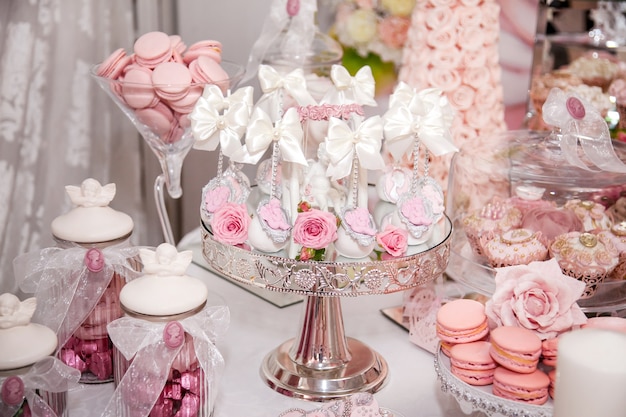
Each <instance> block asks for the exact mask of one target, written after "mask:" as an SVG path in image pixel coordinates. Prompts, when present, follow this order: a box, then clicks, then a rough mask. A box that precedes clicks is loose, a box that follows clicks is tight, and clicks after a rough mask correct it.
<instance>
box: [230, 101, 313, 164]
mask: <svg viewBox="0 0 626 417" xmlns="http://www.w3.org/2000/svg"><path fill="white" fill-rule="evenodd" d="M303 135H304V132H303V130H302V124H301V123H300V116H299V115H298V111H297V110H296V109H295V108H293V107H292V108H290V109H288V110H287V112H286V113H285V115H284V116H283V118H282V119H281V120H278V121H277V122H276V123H272V120H271V119H270V116H269V115H268V114H267V113H266V112H265V111H263V110H262V109H260V108H258V107H257V108H256V109H255V110H254V112H253V113H252V117H251V118H250V124H249V125H248V129H247V131H246V143H245V145H244V147H243V148H242V149H241V150H240V152H237V153H236V154H235V155H234V156H233V160H235V161H237V162H243V163H247V164H256V163H257V162H258V161H259V160H260V159H261V157H262V156H263V154H264V153H265V151H266V150H267V148H269V146H270V145H271V144H273V143H274V142H276V143H277V144H278V148H279V149H280V152H281V156H282V159H283V160H285V161H288V162H295V163H297V164H300V165H304V166H307V165H308V163H307V160H306V158H305V156H304V153H303V152H302V137H303Z"/></svg>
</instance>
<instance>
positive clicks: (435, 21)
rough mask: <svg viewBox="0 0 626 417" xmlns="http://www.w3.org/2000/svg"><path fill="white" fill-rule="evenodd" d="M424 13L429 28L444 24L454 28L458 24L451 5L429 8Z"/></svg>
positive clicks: (425, 22)
mask: <svg viewBox="0 0 626 417" xmlns="http://www.w3.org/2000/svg"><path fill="white" fill-rule="evenodd" d="M423 13H424V15H425V19H424V20H425V21H424V24H425V25H426V26H427V27H428V28H429V29H438V28H440V27H442V26H447V27H450V28H454V27H455V26H456V21H455V15H454V13H453V12H452V9H450V8H449V7H433V8H428V9H426V10H424V11H423ZM420 14H421V13H420Z"/></svg>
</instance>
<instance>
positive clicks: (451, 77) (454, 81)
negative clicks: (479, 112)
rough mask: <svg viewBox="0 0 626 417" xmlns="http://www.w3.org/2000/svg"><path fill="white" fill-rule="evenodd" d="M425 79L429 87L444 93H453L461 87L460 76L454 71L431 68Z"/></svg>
mask: <svg viewBox="0 0 626 417" xmlns="http://www.w3.org/2000/svg"><path fill="white" fill-rule="evenodd" d="M426 79H427V82H428V84H429V85H431V86H433V87H438V88H441V90H443V92H445V93H449V92H450V91H454V90H455V89H457V88H458V87H459V86H460V85H461V76H460V75H459V72H458V71H457V70H455V69H446V68H432V69H431V70H429V71H428V74H427V75H426Z"/></svg>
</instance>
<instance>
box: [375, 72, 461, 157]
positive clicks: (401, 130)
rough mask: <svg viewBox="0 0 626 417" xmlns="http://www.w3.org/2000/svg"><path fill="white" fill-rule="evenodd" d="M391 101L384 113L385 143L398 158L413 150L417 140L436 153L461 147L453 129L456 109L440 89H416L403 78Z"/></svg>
mask: <svg viewBox="0 0 626 417" xmlns="http://www.w3.org/2000/svg"><path fill="white" fill-rule="evenodd" d="M389 103H390V107H389V110H388V111H387V112H386V113H385V115H384V116H383V119H384V136H385V147H386V149H387V150H388V151H389V153H391V155H392V156H393V158H394V159H395V160H396V161H399V160H401V159H402V157H403V156H404V155H406V154H409V153H410V152H411V151H412V150H413V144H414V142H415V141H416V140H420V141H421V143H423V144H424V145H425V146H426V148H428V150H429V151H430V152H432V153H433V154H434V155H436V156H440V155H444V154H446V153H449V152H457V151H458V148H457V147H456V145H454V143H453V139H452V134H451V133H450V127H451V125H452V115H453V112H454V110H453V109H452V107H451V106H450V103H449V102H448V99H447V98H446V97H445V96H444V95H443V93H442V91H441V90H440V89H438V88H428V89H425V90H421V91H419V92H416V91H415V90H414V89H413V88H411V87H410V86H409V85H407V84H406V83H404V82H402V81H401V82H400V83H399V84H398V86H397V87H396V89H395V90H394V93H393V94H392V95H391V97H390V98H389Z"/></svg>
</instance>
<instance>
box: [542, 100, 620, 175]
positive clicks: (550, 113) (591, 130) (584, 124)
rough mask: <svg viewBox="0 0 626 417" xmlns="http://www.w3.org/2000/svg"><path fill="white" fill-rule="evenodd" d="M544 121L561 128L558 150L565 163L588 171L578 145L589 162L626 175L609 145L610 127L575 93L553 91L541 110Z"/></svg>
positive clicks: (590, 169)
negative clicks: (561, 153) (559, 147)
mask: <svg viewBox="0 0 626 417" xmlns="http://www.w3.org/2000/svg"><path fill="white" fill-rule="evenodd" d="M542 113H543V120H544V121H545V122H546V123H547V124H549V125H552V126H556V127H558V128H560V129H561V140H560V145H561V151H562V152H563V156H564V157H565V159H566V160H567V162H568V163H570V164H571V165H574V166H576V167H578V168H581V169H584V170H587V171H598V170H595V169H593V168H592V167H590V166H589V165H590V164H588V163H586V162H585V161H583V159H582V158H581V157H580V155H579V145H580V148H582V151H583V153H584V155H585V156H586V157H587V158H588V160H589V162H590V163H591V164H592V165H593V166H595V167H597V168H599V169H600V170H602V171H610V172H626V165H625V164H624V163H623V162H622V161H621V160H620V159H619V157H618V156H617V154H616V153H615V149H614V148H613V143H612V142H611V135H610V132H609V127H608V125H607V123H606V121H605V120H604V118H603V117H602V115H601V114H600V112H599V111H598V110H597V109H595V108H594V107H593V106H592V105H590V104H589V103H588V102H587V101H585V100H584V99H583V98H582V97H580V96H578V95H577V94H576V93H574V92H564V91H563V90H561V89H559V88H553V89H552V90H550V94H548V98H547V99H546V101H545V103H544V105H543V108H542Z"/></svg>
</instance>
